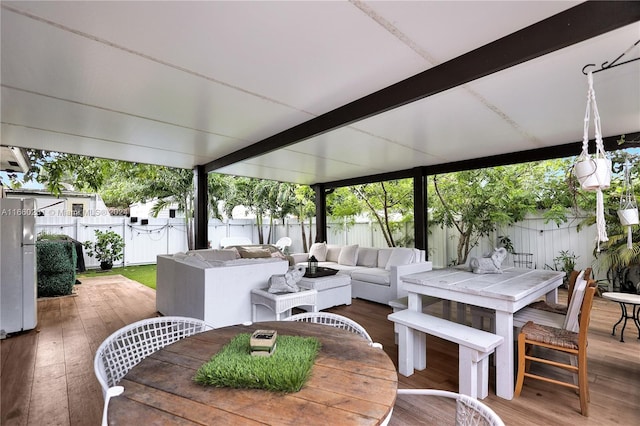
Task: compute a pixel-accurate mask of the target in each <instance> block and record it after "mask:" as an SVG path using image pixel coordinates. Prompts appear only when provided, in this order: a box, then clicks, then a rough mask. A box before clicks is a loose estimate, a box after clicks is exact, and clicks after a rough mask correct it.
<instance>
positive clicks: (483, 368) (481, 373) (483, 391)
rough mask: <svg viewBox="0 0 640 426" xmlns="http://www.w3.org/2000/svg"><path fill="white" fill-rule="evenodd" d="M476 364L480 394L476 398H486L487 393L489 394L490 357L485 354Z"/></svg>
mask: <svg viewBox="0 0 640 426" xmlns="http://www.w3.org/2000/svg"><path fill="white" fill-rule="evenodd" d="M476 365H477V367H476V369H477V373H478V387H477V392H478V395H477V396H476V398H478V399H485V398H486V397H487V395H489V357H488V356H484V357H483V358H482V359H480V360H478V362H477V364H476Z"/></svg>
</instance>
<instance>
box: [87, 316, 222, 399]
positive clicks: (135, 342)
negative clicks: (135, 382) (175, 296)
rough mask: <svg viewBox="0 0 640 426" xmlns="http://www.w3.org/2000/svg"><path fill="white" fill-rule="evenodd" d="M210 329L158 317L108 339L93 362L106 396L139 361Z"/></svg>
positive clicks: (196, 322)
mask: <svg viewBox="0 0 640 426" xmlns="http://www.w3.org/2000/svg"><path fill="white" fill-rule="evenodd" d="M210 328H211V327H209V326H207V324H206V323H205V322H204V321H202V320H199V319H197V318H188V317H157V318H149V319H145V320H142V321H137V322H135V323H133V324H130V325H127V326H125V327H122V328H121V329H119V330H117V331H115V332H114V333H112V334H111V335H110V336H109V337H107V338H106V339H105V340H104V341H103V342H102V344H101V345H100V347H99V348H98V350H97V351H96V356H95V359H94V370H95V374H96V377H97V379H98V381H99V382H100V386H102V393H103V396H105V395H106V391H107V389H108V388H110V387H112V386H115V385H116V384H118V382H119V381H120V380H122V378H123V377H124V376H125V375H126V374H127V373H128V372H129V370H131V369H132V368H133V367H135V366H136V365H137V364H138V363H139V362H140V361H142V360H143V359H145V358H146V357H147V356H149V355H151V354H152V353H154V352H156V351H158V350H160V349H162V348H164V347H165V346H167V345H169V344H171V343H174V342H177V341H178V340H180V339H184V338H185V337H187V336H191V335H193V334H196V333H201V332H203V331H205V330H207V329H210Z"/></svg>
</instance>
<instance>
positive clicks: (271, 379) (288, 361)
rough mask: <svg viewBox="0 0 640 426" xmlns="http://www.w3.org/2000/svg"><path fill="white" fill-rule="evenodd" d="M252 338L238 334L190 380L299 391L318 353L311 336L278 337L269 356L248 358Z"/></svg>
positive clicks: (307, 377) (316, 340)
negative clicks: (274, 347) (274, 348)
mask: <svg viewBox="0 0 640 426" xmlns="http://www.w3.org/2000/svg"><path fill="white" fill-rule="evenodd" d="M250 338H251V335H250V334H248V333H241V334H238V335H237V336H235V337H234V338H233V339H232V340H231V342H229V343H228V344H226V345H225V346H224V347H223V348H222V349H221V350H220V352H218V353H217V354H216V355H214V356H213V358H211V360H210V361H208V362H206V363H205V364H203V365H202V367H200V368H199V369H198V371H197V372H196V375H195V376H194V378H193V380H194V381H195V382H196V383H200V384H202V385H208V386H216V387H232V388H245V389H266V390H270V391H276V392H284V393H290V392H298V391H299V390H300V389H302V386H304V384H305V383H306V381H307V380H308V379H309V376H310V375H311V367H313V362H314V361H315V359H316V356H317V355H318V351H319V350H320V342H319V341H318V339H316V338H314V337H300V336H281V335H278V337H277V341H276V344H277V349H276V350H275V351H274V352H273V354H272V355H271V356H268V357H260V356H252V355H251V346H250V343H249V342H250Z"/></svg>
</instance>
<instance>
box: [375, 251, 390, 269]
mask: <svg viewBox="0 0 640 426" xmlns="http://www.w3.org/2000/svg"><path fill="white" fill-rule="evenodd" d="M391 253H393V249H392V248H384V249H380V250H378V268H386V267H387V263H388V262H389V258H390V257H391Z"/></svg>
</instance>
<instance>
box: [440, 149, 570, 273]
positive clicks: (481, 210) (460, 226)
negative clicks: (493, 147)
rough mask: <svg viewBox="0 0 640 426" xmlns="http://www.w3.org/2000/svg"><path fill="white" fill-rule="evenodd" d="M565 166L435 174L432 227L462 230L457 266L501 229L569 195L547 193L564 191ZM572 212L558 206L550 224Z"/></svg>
mask: <svg viewBox="0 0 640 426" xmlns="http://www.w3.org/2000/svg"><path fill="white" fill-rule="evenodd" d="M566 164H567V162H566V161H564V162H559V163H558V162H556V163H553V162H539V163H526V164H518V165H511V166H501V167H494V168H487V169H479V170H468V171H461V172H456V173H449V174H444V175H435V176H433V177H432V178H431V179H429V189H428V206H429V210H430V213H431V220H432V222H433V223H434V224H439V225H442V226H446V227H452V228H455V229H456V230H457V231H458V235H459V239H458V245H457V249H456V255H457V258H456V259H455V260H454V262H455V263H457V264H465V263H466V262H467V257H468V255H469V252H470V251H471V249H472V248H473V247H475V246H476V245H477V244H478V242H479V239H480V238H481V237H483V236H488V235H489V234H490V233H491V232H493V231H494V230H495V229H496V228H497V227H498V226H500V225H508V224H512V223H514V222H518V221H520V220H522V219H524V217H525V215H526V214H527V213H530V212H534V211H536V210H537V209H538V208H539V207H540V206H543V205H548V204H549V203H551V202H552V201H553V200H554V199H555V200H556V201H558V200H565V198H567V196H566V195H561V196H559V195H557V194H555V193H553V194H552V193H550V192H548V191H547V190H546V189H545V188H546V187H555V188H556V189H557V190H560V192H562V191H561V186H560V183H559V182H565V180H566V169H565V167H564V166H565V165H566ZM565 187H566V185H565ZM566 191H568V189H566V190H565V192H566ZM550 197H555V198H551V199H550ZM563 202H564V201H563ZM570 207H571V205H570V204H568V205H562V204H558V209H557V210H556V211H555V212H554V215H553V216H552V219H553V220H555V221H556V223H561V222H562V221H564V220H566V213H568V209H569V208H570ZM562 211H564V214H562ZM550 220H551V219H550Z"/></svg>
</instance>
